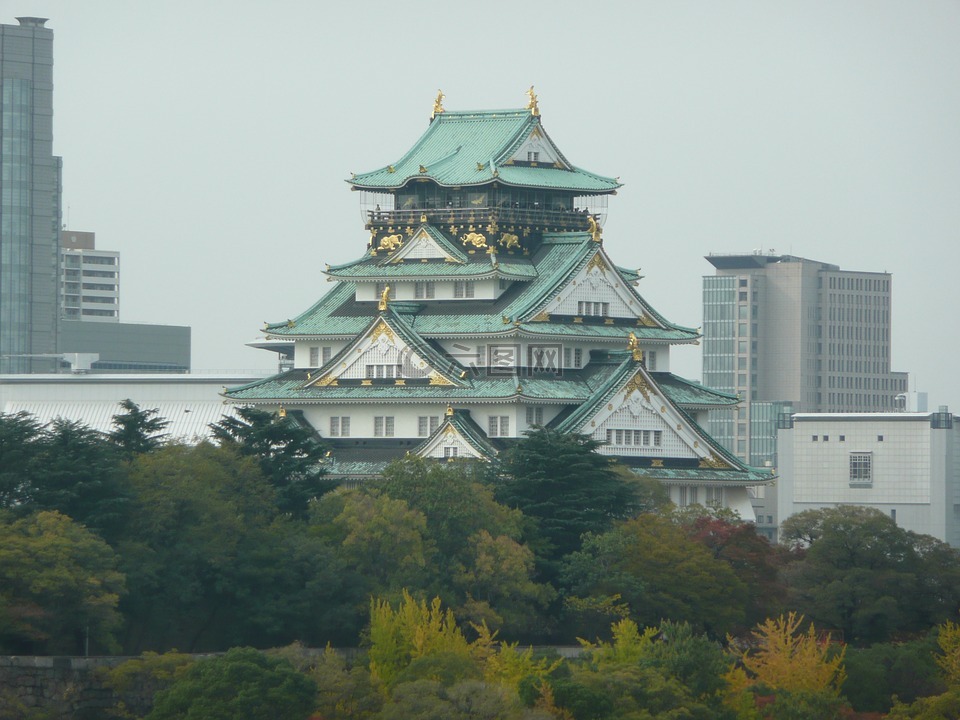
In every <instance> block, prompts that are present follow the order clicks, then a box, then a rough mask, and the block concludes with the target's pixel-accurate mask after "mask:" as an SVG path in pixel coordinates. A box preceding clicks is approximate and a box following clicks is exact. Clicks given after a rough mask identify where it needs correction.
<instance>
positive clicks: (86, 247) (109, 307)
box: [60, 230, 120, 322]
mask: <svg viewBox="0 0 960 720" xmlns="http://www.w3.org/2000/svg"><path fill="white" fill-rule="evenodd" d="M60 242H61V248H60V288H61V290H60V293H61V294H60V301H61V304H62V305H61V312H62V316H63V319H64V320H81V321H86V322H119V320H120V253H118V252H117V251H115V250H97V245H96V233H92V232H80V231H77V230H63V231H62V232H61V233H60Z"/></svg>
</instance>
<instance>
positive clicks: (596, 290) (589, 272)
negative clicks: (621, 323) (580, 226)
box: [530, 244, 666, 328]
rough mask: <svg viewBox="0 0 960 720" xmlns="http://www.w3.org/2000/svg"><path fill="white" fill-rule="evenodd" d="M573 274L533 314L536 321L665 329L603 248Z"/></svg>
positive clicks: (597, 247)
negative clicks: (616, 322)
mask: <svg viewBox="0 0 960 720" xmlns="http://www.w3.org/2000/svg"><path fill="white" fill-rule="evenodd" d="M595 247H596V250H595V251H594V252H593V253H592V254H590V256H589V257H588V258H586V259H585V260H584V262H582V263H581V264H580V267H579V268H578V269H576V270H574V272H572V273H570V275H568V277H567V278H566V279H565V280H564V281H563V282H562V284H561V285H560V288H559V289H558V290H555V291H554V292H553V293H552V294H551V295H550V296H549V299H548V300H546V301H545V302H542V303H540V304H539V305H538V306H537V308H536V309H535V310H533V311H532V312H531V313H530V317H531V319H532V318H534V317H548V316H550V317H552V316H568V317H574V318H578V317H579V318H583V317H604V318H621V319H623V318H626V319H630V320H636V321H637V324H638V325H644V326H647V327H657V328H663V327H666V326H665V325H664V324H663V322H662V321H660V320H659V318H657V317H656V315H655V314H654V313H653V312H651V311H650V309H649V308H648V307H647V306H646V303H644V301H643V299H642V298H641V297H640V296H639V295H638V294H637V293H636V292H634V290H633V288H632V287H630V284H629V283H628V282H627V281H626V280H625V279H624V277H623V275H622V274H621V272H620V271H619V270H618V269H617V267H616V266H615V265H614V264H613V263H612V262H611V261H610V259H609V258H608V257H607V254H606V252H605V251H604V250H603V246H602V245H599V244H597V245H596V246H595Z"/></svg>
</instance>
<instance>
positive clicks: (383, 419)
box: [373, 415, 393, 437]
mask: <svg viewBox="0 0 960 720" xmlns="http://www.w3.org/2000/svg"><path fill="white" fill-rule="evenodd" d="M373 436H374V437H393V417H392V416H379V415H378V416H377V417H375V418H374V419H373Z"/></svg>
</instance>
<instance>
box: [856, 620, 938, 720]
mask: <svg viewBox="0 0 960 720" xmlns="http://www.w3.org/2000/svg"><path fill="white" fill-rule="evenodd" d="M936 648H937V639H936V634H935V633H933V632H930V633H927V634H926V635H924V636H923V637H921V638H918V639H916V640H910V641H906V642H889V643H876V644H874V645H871V646H870V647H866V648H854V647H848V648H847V654H846V661H845V665H846V669H847V682H846V683H844V694H845V695H846V697H847V700H849V701H850V704H851V705H852V706H853V709H854V710H857V711H859V712H878V713H886V712H888V711H889V710H890V708H891V706H892V705H893V698H894V696H896V697H897V699H898V700H900V702H903V703H912V702H914V701H915V700H917V699H918V698H921V697H925V696H929V695H937V694H940V693H943V692H944V691H945V690H946V685H945V684H944V682H943V680H942V679H941V677H940V676H939V673H938V672H937V663H936V661H935V660H934V655H935V653H936Z"/></svg>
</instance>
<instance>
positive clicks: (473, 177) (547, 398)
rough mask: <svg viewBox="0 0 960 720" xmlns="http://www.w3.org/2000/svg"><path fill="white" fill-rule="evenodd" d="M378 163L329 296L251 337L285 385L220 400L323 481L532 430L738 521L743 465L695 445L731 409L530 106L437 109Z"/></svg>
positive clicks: (712, 447) (365, 181)
mask: <svg viewBox="0 0 960 720" xmlns="http://www.w3.org/2000/svg"><path fill="white" fill-rule="evenodd" d="M441 100H442V96H441V97H438V99H437V103H436V105H435V107H434V114H433V119H432V120H431V122H430V124H429V126H428V127H427V130H426V132H425V133H424V135H423V136H422V137H421V138H420V140H419V141H417V143H416V144H415V145H414V146H413V147H412V148H411V149H410V150H409V151H408V152H406V153H404V154H402V155H401V156H400V159H399V160H397V161H396V162H395V163H393V164H389V165H385V166H383V167H382V168H380V169H378V170H374V171H372V172H369V173H363V174H359V175H355V176H354V177H353V178H352V179H351V180H350V181H349V182H350V183H351V185H352V187H353V189H354V190H356V191H358V193H359V194H360V198H361V203H362V204H363V206H364V207H366V208H367V213H366V228H365V230H366V232H365V238H364V240H365V241H366V242H365V245H366V247H364V241H363V240H361V241H360V244H359V246H358V251H359V252H361V254H360V256H359V257H358V258H357V259H356V260H354V261H352V262H349V263H346V264H344V265H339V266H337V267H330V266H327V270H326V275H327V276H328V278H329V279H331V280H332V281H334V282H335V283H336V285H335V286H334V288H333V289H332V290H331V291H330V292H329V293H327V294H326V295H325V296H324V297H323V298H321V299H320V300H319V301H318V302H317V303H316V304H315V305H313V307H311V308H309V309H308V310H306V311H305V312H303V313H302V314H300V315H298V316H296V317H294V318H293V319H290V320H285V321H283V322H280V323H270V324H268V325H267V326H266V327H265V328H264V332H265V334H266V336H267V339H268V340H274V339H275V340H278V341H281V342H282V343H283V344H284V346H288V345H291V344H292V345H293V364H294V367H293V369H291V370H289V371H287V372H283V373H281V374H280V375H277V376H275V377H272V378H269V379H266V380H263V381H258V382H254V383H250V384H249V385H245V386H242V387H236V388H232V389H230V390H228V391H227V392H226V393H225V394H226V397H227V398H229V399H231V400H234V401H235V402H240V403H245V404H251V405H257V406H262V407H264V408H266V409H269V410H273V411H275V412H283V413H294V414H295V415H296V416H297V417H298V419H299V420H301V421H302V422H305V423H309V424H310V425H311V426H312V427H313V428H314V429H316V431H317V432H318V433H320V434H321V435H323V436H324V437H325V438H327V439H328V443H329V445H330V448H331V455H330V458H329V459H328V462H327V468H328V471H329V473H330V475H331V477H340V478H344V479H347V480H354V479H360V478H364V477H373V476H376V475H377V474H379V473H380V472H381V471H382V470H383V468H384V467H385V466H386V464H387V463H388V462H389V461H390V460H391V459H393V458H399V457H403V456H404V455H407V454H412V455H418V456H420V457H425V458H433V459H438V460H443V459H446V460H452V459H454V458H466V459H492V458H494V457H496V456H497V454H498V453H499V452H501V451H502V450H504V449H505V448H508V447H510V445H511V444H513V443H515V442H516V441H517V440H518V439H519V438H521V437H523V435H524V433H526V432H527V431H529V430H531V429H533V428H536V427H539V426H544V427H547V428H551V429H554V430H556V431H557V432H570V433H578V434H584V435H588V436H589V437H591V438H593V439H594V440H596V441H598V442H599V443H601V447H600V449H599V452H601V453H603V454H606V455H609V456H611V457H614V458H617V459H618V460H619V461H620V462H621V463H622V464H623V465H624V466H626V467H629V468H630V469H631V470H632V471H633V472H635V473H637V474H638V475H642V476H644V477H648V478H653V479H657V480H659V481H661V482H662V483H663V484H664V485H666V486H667V487H668V488H669V491H670V494H671V497H672V498H673V499H674V501H675V502H676V503H678V504H680V505H689V504H693V503H702V504H707V503H711V504H713V503H715V504H718V505H722V506H725V507H728V508H732V509H734V510H736V511H738V512H741V513H742V514H744V516H745V517H751V518H752V508H751V505H750V501H749V498H748V496H747V491H746V488H747V487H752V486H755V485H762V484H764V483H766V482H769V481H770V480H771V479H772V478H771V475H770V473H769V472H762V471H757V470H755V469H753V468H750V467H747V466H746V465H745V464H744V463H742V462H741V461H739V460H737V459H736V458H735V457H734V456H732V455H731V454H730V453H728V452H726V451H725V450H723V449H722V448H721V447H720V446H719V445H718V444H717V443H716V442H715V441H714V440H713V439H712V438H710V437H709V435H708V434H707V433H706V432H705V431H704V429H703V425H702V423H703V422H704V420H705V418H706V416H707V413H708V412H709V411H711V410H713V409H716V408H725V407H729V406H731V405H733V404H735V403H736V398H735V397H734V396H733V395H730V394H727V393H718V392H715V391H713V390H710V389H708V388H706V387H703V386H701V385H699V384H697V383H693V382H690V381H688V380H684V379H683V378H680V377H677V376H675V375H673V374H672V373H671V372H670V351H671V346H674V345H690V344H693V343H695V342H696V341H697V340H698V337H699V336H698V333H697V331H696V330H695V329H693V328H688V327H683V326H680V325H676V324H674V323H672V322H670V321H669V320H667V319H666V318H665V317H664V316H663V315H661V314H660V313H658V312H657V311H656V310H655V309H654V308H653V306H652V305H651V304H650V303H649V302H648V301H647V299H646V298H644V297H642V296H641V295H640V294H639V293H638V292H637V290H636V284H637V281H638V280H639V276H638V275H637V273H636V272H635V271H633V270H629V269H626V268H624V267H621V266H618V265H616V264H615V263H614V261H613V259H612V258H611V257H610V256H609V254H608V253H607V250H606V248H605V246H604V244H603V237H602V224H603V219H604V216H605V210H606V199H607V198H608V197H609V196H610V195H612V194H613V193H614V191H616V190H617V189H618V188H619V187H620V184H619V183H618V182H617V181H616V180H615V179H613V178H609V177H603V176H600V175H596V174H594V173H590V172H587V171H585V170H582V169H580V168H578V167H576V166H574V165H572V164H571V163H570V162H568V160H567V159H566V157H564V155H563V153H562V152H561V151H560V150H559V148H558V147H557V146H556V145H555V144H554V142H553V141H552V140H551V138H550V137H549V136H548V135H547V132H546V130H545V129H544V127H543V125H542V123H541V117H540V112H539V108H538V103H537V99H536V96H535V95H534V94H533V91H532V88H531V91H530V103H529V104H528V105H527V107H526V108H518V109H512V110H496V111H482V110H481V111H464V112H453V111H447V110H444V108H443V106H442V104H441Z"/></svg>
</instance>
